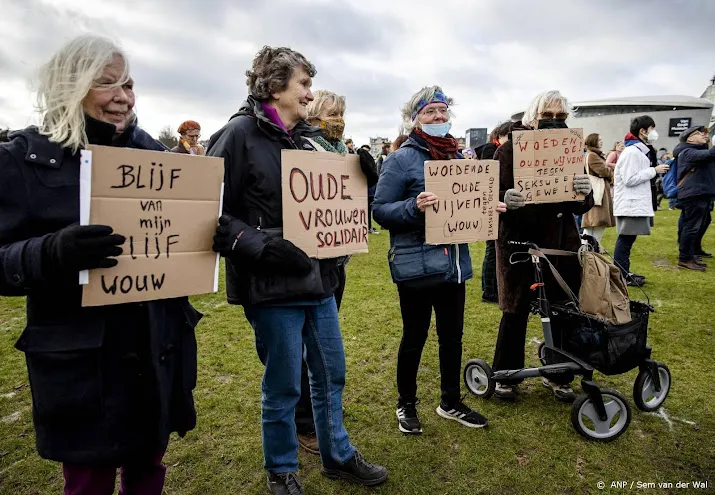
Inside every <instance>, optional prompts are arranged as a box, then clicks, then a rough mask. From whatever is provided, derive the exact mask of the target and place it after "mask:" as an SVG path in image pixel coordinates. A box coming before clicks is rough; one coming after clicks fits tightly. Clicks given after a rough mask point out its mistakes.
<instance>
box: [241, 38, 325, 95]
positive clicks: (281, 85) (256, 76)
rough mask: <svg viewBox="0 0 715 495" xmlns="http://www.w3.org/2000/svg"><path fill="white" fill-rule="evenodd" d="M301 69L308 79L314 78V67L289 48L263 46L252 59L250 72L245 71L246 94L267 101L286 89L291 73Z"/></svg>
mask: <svg viewBox="0 0 715 495" xmlns="http://www.w3.org/2000/svg"><path fill="white" fill-rule="evenodd" d="M298 67H302V68H303V69H305V71H306V72H307V73H308V75H309V76H310V77H315V74H317V71H316V70H315V66H314V65H313V64H312V63H310V62H309V61H308V59H306V58H305V57H304V56H303V55H302V54H300V53H298V52H296V51H293V50H291V49H290V48H286V47H280V48H273V47H270V46H264V47H263V48H261V50H260V51H259V52H258V53H257V54H256V57H255V58H254V59H253V66H252V68H251V70H247V71H246V86H248V94H250V95H251V96H253V97H254V98H256V99H258V100H260V101H268V100H270V99H271V95H272V94H273V93H280V92H281V91H284V90H285V89H286V88H287V87H288V81H290V78H291V77H292V76H293V72H294V71H295V70H296V69H297V68H298Z"/></svg>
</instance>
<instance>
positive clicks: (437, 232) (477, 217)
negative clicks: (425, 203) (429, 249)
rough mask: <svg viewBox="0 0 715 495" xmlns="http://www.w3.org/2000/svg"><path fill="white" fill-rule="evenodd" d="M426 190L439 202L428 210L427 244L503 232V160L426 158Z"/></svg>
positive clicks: (482, 238)
mask: <svg viewBox="0 0 715 495" xmlns="http://www.w3.org/2000/svg"><path fill="white" fill-rule="evenodd" d="M425 190H426V191H429V192H431V193H434V194H435V195H436V196H437V197H438V198H439V202H438V203H437V204H435V205H433V206H431V207H428V208H427V209H426V211H425V240H426V242H427V244H461V243H465V242H475V241H485V240H490V239H496V238H497V234H498V232H499V214H498V213H497V206H498V205H499V162H498V161H496V160H435V161H426V162H425Z"/></svg>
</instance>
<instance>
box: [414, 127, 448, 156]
mask: <svg viewBox="0 0 715 495" xmlns="http://www.w3.org/2000/svg"><path fill="white" fill-rule="evenodd" d="M412 134H413V135H414V136H416V137H417V138H418V141H421V142H424V143H425V144H426V145H427V149H428V150H429V154H430V156H431V157H432V159H433V160H451V159H453V158H457V152H458V151H459V141H457V140H456V139H455V138H453V137H452V136H451V135H449V134H447V135H446V136H445V137H437V136H430V135H429V134H427V133H426V132H424V131H423V130H422V129H419V128H415V129H414V130H413V131H412Z"/></svg>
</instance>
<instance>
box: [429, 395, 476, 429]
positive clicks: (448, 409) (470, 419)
mask: <svg viewBox="0 0 715 495" xmlns="http://www.w3.org/2000/svg"><path fill="white" fill-rule="evenodd" d="M437 414H439V415H440V416H442V417H443V418H444V419H451V420H452V421H456V422H457V423H460V424H463V425H464V426H467V427H469V428H484V427H485V426H487V418H485V417H484V416H482V415H481V414H479V413H478V412H476V411H472V410H471V409H470V408H469V407H467V405H466V404H465V403H464V402H462V401H461V400H460V401H458V402H457V403H456V404H452V405H448V404H445V403H444V402H442V403H441V404H440V405H439V407H438V408H437Z"/></svg>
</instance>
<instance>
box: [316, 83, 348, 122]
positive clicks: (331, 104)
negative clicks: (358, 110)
mask: <svg viewBox="0 0 715 495" xmlns="http://www.w3.org/2000/svg"><path fill="white" fill-rule="evenodd" d="M333 112H337V113H340V114H343V113H345V97H344V96H341V95H339V94H336V93H333V92H332V91H326V90H324V89H319V90H317V91H314V92H313V101H311V102H310V103H308V119H307V120H308V122H310V121H311V120H316V119H320V116H321V115H322V114H323V113H326V114H331V113H333Z"/></svg>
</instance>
